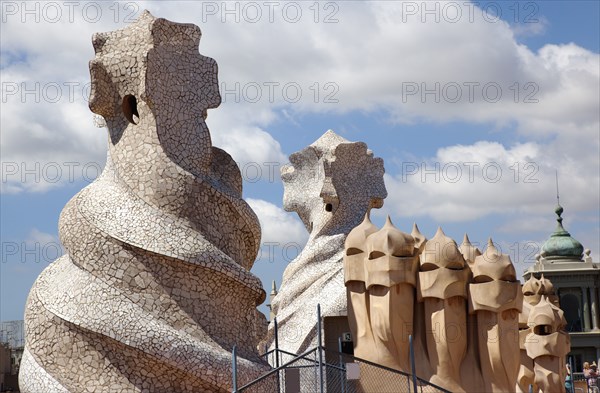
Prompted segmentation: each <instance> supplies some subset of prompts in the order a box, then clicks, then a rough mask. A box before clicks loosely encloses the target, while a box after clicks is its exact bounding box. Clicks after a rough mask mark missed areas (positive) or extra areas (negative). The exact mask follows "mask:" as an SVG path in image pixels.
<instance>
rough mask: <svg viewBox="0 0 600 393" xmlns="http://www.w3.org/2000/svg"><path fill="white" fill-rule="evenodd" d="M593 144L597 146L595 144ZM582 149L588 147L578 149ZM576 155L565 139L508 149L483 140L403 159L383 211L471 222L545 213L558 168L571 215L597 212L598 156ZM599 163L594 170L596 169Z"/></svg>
mask: <svg viewBox="0 0 600 393" xmlns="http://www.w3.org/2000/svg"><path fill="white" fill-rule="evenodd" d="M592 145H593V143H592ZM579 147H580V148H581V149H582V150H585V149H586V148H585V147H584V145H581V146H579ZM574 157H577V152H576V151H570V150H569V148H568V147H565V146H564V145H563V144H562V143H561V141H557V142H555V143H550V144H547V145H546V144H536V143H532V142H529V143H524V144H515V145H513V146H511V147H509V148H506V147H504V146H503V145H502V144H500V143H497V142H487V141H480V142H477V143H475V144H472V145H455V146H450V147H446V148H442V149H439V150H438V152H437V154H436V156H435V157H432V158H423V159H422V160H418V159H417V160H414V161H413V162H408V161H404V162H403V163H402V168H401V173H400V174H397V175H389V174H386V186H387V188H388V195H389V196H388V198H387V199H386V204H385V210H386V211H392V212H393V214H397V215H399V216H403V217H406V216H430V217H432V218H434V219H435V220H437V221H442V222H451V221H468V220H475V219H480V218H483V217H485V216H488V215H490V214H494V213H503V214H506V213H521V214H546V213H549V212H551V211H552V209H553V204H555V199H554V198H555V195H556V188H555V187H556V186H555V170H557V169H558V171H559V178H560V187H561V189H563V202H566V203H567V205H568V207H569V210H571V211H575V212H576V211H585V210H592V211H593V210H594V209H597V203H598V195H597V192H596V191H595V190H598V189H600V176H599V174H598V171H597V170H590V169H586V168H598V164H597V160H598V158H597V156H595V157H590V156H587V157H585V156H584V157H580V158H579V159H575V158H574ZM593 165H595V166H593Z"/></svg>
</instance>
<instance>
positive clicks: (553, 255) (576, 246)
mask: <svg viewBox="0 0 600 393" xmlns="http://www.w3.org/2000/svg"><path fill="white" fill-rule="evenodd" d="M554 212H555V213H556V215H557V216H558V218H557V219H556V221H557V222H558V225H557V226H556V230H555V231H554V233H553V234H552V235H550V238H549V239H548V240H546V242H545V243H544V245H543V246H542V252H541V255H542V257H544V258H545V259H549V260H553V259H571V260H573V259H575V260H578V261H581V260H582V259H581V257H582V255H583V246H582V245H581V243H579V242H578V241H577V240H575V239H573V238H572V237H571V234H570V233H569V232H567V231H566V230H565V228H563V225H562V220H563V219H562V217H561V216H560V215H561V214H562V212H563V208H562V206H560V205H558V206H556V209H555V210H554Z"/></svg>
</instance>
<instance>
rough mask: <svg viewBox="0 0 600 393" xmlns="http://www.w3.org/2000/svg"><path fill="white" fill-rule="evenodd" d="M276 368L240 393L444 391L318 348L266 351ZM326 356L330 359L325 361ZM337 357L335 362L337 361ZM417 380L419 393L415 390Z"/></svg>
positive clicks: (365, 362) (411, 392) (423, 392)
mask: <svg viewBox="0 0 600 393" xmlns="http://www.w3.org/2000/svg"><path fill="white" fill-rule="evenodd" d="M264 356H265V358H266V359H267V360H268V361H269V363H270V364H271V365H273V366H275V368H274V369H273V370H271V371H270V372H268V373H267V374H265V375H263V376H262V377H260V378H258V379H256V380H254V381H252V382H250V383H247V384H245V385H244V386H241V387H240V388H238V389H237V390H236V392H239V393H242V392H243V393H250V392H252V393H271V392H273V393H305V392H306V393H308V392H314V393H321V392H328V393H367V392H377V393H388V392H389V393H445V392H447V391H446V390H444V389H442V388H440V387H438V386H435V385H432V384H430V383H429V382H427V381H424V380H421V379H420V378H415V380H413V378H412V376H411V375H409V374H406V373H403V372H400V371H397V370H394V369H390V368H387V367H384V366H381V365H378V364H375V363H372V362H369V361H366V360H362V359H359V358H357V357H354V356H352V355H348V354H344V353H341V352H336V351H330V350H327V349H325V348H323V347H317V348H314V349H312V350H310V351H307V352H305V353H304V354H301V355H294V354H291V353H288V352H285V351H281V350H274V351H270V352H268V353H266V354H265V355H264ZM326 359H327V361H326ZM334 359H335V361H334ZM415 382H416V392H415Z"/></svg>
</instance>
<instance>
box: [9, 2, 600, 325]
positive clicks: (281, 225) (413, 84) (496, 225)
mask: <svg viewBox="0 0 600 393" xmlns="http://www.w3.org/2000/svg"><path fill="white" fill-rule="evenodd" d="M23 4H24V3H22V2H11V1H3V2H2V25H1V29H2V30H1V33H2V34H1V38H0V42H1V53H0V54H1V58H2V60H1V62H0V66H1V79H2V101H1V105H2V107H1V121H2V124H1V130H2V133H1V137H0V140H1V146H0V148H1V161H2V182H1V194H0V196H1V201H0V208H1V220H0V229H1V237H2V241H1V242H2V261H1V263H0V320H13V319H22V314H23V308H24V304H25V299H26V296H27V293H28V291H29V288H30V287H31V285H32V283H33V281H34V280H35V278H36V277H37V275H38V274H39V273H40V272H41V270H43V268H45V267H46V266H47V265H48V263H50V262H51V260H52V259H54V258H55V257H56V256H57V255H58V254H59V252H60V251H59V242H58V234H57V221H58V216H59V214H60V211H61V210H62V208H63V206H64V204H65V203H66V202H67V201H68V200H69V199H70V198H71V197H72V196H73V195H74V194H75V193H77V192H78V191H79V190H80V189H81V188H82V187H84V186H85V185H86V184H88V183H89V182H90V181H91V180H93V178H94V177H95V175H96V174H97V172H98V171H99V170H100V169H101V168H102V166H103V165H104V157H105V151H106V130H104V129H102V128H97V127H95V126H94V124H93V117H92V114H91V112H89V110H88V109H87V102H86V99H85V96H86V92H87V88H88V87H87V85H86V84H87V83H88V82H89V73H88V68H87V67H88V65H87V64H88V61H89V60H90V59H92V58H93V49H92V45H91V34H92V33H93V32H96V31H108V30H114V29H116V28H120V27H122V26H124V25H126V24H127V23H128V21H129V20H130V18H131V17H134V16H135V15H138V14H139V13H140V12H141V11H142V10H143V9H144V8H147V9H149V10H150V11H151V12H152V13H153V14H154V15H155V16H158V17H165V18H167V19H170V20H173V21H177V22H190V23H195V24H197V25H199V26H200V28H201V29H202V32H203V37H202V41H201V43H200V48H199V50H200V52H201V53H202V54H204V55H207V56H210V57H213V58H214V59H215V60H216V61H217V62H218V64H219V79H220V83H221V88H222V89H221V90H222V91H221V94H222V96H223V97H224V103H223V104H222V105H221V106H220V107H219V108H217V109H213V110H211V111H209V117H208V125H209V127H210V129H211V134H212V137H213V142H214V144H215V145H217V146H220V147H223V148H225V149H226V150H227V151H228V152H230V154H232V156H233V157H234V159H236V161H237V162H238V163H239V166H240V168H241V169H242V174H243V176H244V178H245V180H246V181H245V183H244V187H245V188H244V197H245V198H246V199H248V201H249V203H250V204H251V206H252V207H253V208H254V210H255V211H256V213H257V214H258V216H259V219H260V220H261V225H262V227H263V243H268V244H272V243H276V244H277V246H275V247H272V248H271V251H272V252H271V253H269V252H267V250H268V248H267V247H264V248H263V251H264V252H263V253H262V254H261V258H260V259H258V260H257V261H256V263H255V266H254V268H253V271H254V272H255V273H256V274H257V275H258V276H259V277H260V278H261V279H262V280H263V283H264V285H265V288H266V289H267V291H268V290H269V288H270V282H271V280H276V281H277V282H278V283H279V282H280V281H281V275H282V272H283V270H284V269H285V266H286V265H287V264H288V263H289V261H290V259H292V258H293V257H294V256H295V250H296V249H297V247H300V246H302V245H303V244H304V242H305V241H306V238H307V234H306V231H305V229H304V227H303V226H302V225H301V223H300V222H299V220H298V219H297V217H296V216H295V214H294V213H287V212H284V211H283V210H282V209H281V206H282V202H281V201H282V196H283V187H282V184H281V181H280V180H279V177H278V169H279V167H281V165H283V164H284V163H285V162H286V160H287V157H288V155H289V154H290V153H293V152H295V151H298V150H300V149H302V148H304V147H305V146H306V145H308V144H310V143H312V142H313V141H314V140H316V139H317V138H318V137H319V136H320V135H322V134H323V133H324V132H325V131H327V130H328V129H333V130H335V131H336V132H337V133H339V134H340V135H342V136H344V137H345V138H347V139H349V140H353V141H363V142H365V143H367V145H368V146H369V148H370V149H372V150H373V152H374V153H375V155H376V156H379V157H382V158H383V159H384V161H385V167H386V187H387V189H388V194H389V196H388V198H387V199H386V201H385V204H384V207H383V208H382V209H380V210H379V211H376V212H374V219H375V221H376V222H377V223H380V224H381V223H382V222H383V219H384V217H385V215H386V214H389V215H390V216H391V217H392V220H393V221H394V223H395V224H396V226H397V227H398V228H400V229H401V230H404V231H407V232H408V231H410V229H411V226H412V223H413V222H417V223H418V225H419V227H420V228H421V230H422V232H423V233H424V234H425V235H426V236H427V237H432V236H433V234H434V233H435V230H436V228H437V226H438V225H441V226H442V227H443V229H444V231H445V232H446V233H447V234H448V235H449V236H451V237H453V238H454V239H455V240H456V241H457V242H459V243H460V241H461V239H462V236H463V234H464V233H465V232H467V233H468V234H469V236H470V238H471V240H472V241H473V242H478V243H480V244H482V246H483V245H484V244H485V242H486V241H487V238H488V237H490V236H491V237H492V238H493V239H494V241H495V242H497V243H498V244H499V246H500V248H501V249H502V250H503V251H504V252H506V253H508V254H509V255H510V256H511V258H512V260H513V262H514V263H515V265H516V266H517V270H518V271H523V270H524V269H525V268H527V267H528V266H529V265H530V264H531V263H533V256H534V255H535V253H536V252H538V251H539V247H540V246H541V244H542V243H543V241H544V240H545V239H546V238H547V237H548V235H549V234H550V233H551V232H552V231H553V229H554V226H555V222H554V219H555V217H554V213H553V210H554V205H555V203H556V190H555V187H556V186H555V170H558V172H559V179H560V190H561V191H560V195H561V203H562V205H563V206H564V208H565V213H564V214H563V216H564V219H565V221H564V222H565V226H566V227H567V229H568V230H569V231H570V232H571V233H572V234H573V236H574V237H576V238H577V239H578V240H580V241H581V242H582V243H583V245H584V247H585V248H590V249H591V250H592V256H593V257H594V260H595V261H597V260H598V251H599V250H600V240H599V238H600V229H599V226H600V191H599V190H600V180H599V179H600V173H599V172H600V162H599V158H598V157H599V155H600V148H599V145H600V125H599V124H600V121H599V112H600V110H599V109H600V103H599V99H600V92H599V80H600V79H599V74H600V69H599V68H600V66H599V54H598V52H599V46H600V42H599V36H600V27H599V20H600V8H599V3H598V2H596V1H569V2H567V1H523V2H514V1H509V2H477V3H472V4H467V3H464V2H462V1H460V2H427V4H428V6H427V7H429V8H428V9H427V10H426V9H424V8H423V5H422V4H424V3H422V2H420V1H419V2H391V1H388V2H377V1H372V2H359V1H353V2H319V3H316V2H285V3H284V2H275V3H273V4H274V5H273V7H274V8H273V9H272V14H269V11H270V10H269V9H268V8H267V7H265V6H264V5H263V3H262V2H250V3H239V2H229V3H227V4H228V5H227V6H226V7H228V10H229V12H225V11H226V10H225V9H224V8H223V7H224V6H223V4H224V3H222V2H199V1H185V2H174V1H168V2H140V3H135V4H134V3H116V2H103V3H100V2H88V3H85V2H82V3H79V2H75V3H74V4H75V5H74V6H72V7H73V8H71V9H69V8H67V6H65V5H64V4H63V3H60V2H59V3H54V4H57V6H56V7H55V8H51V7H48V6H45V3H36V2H31V3H29V7H30V8H29V9H28V10H25V9H23ZM35 4H38V6H37V7H38V8H36V5H35ZM236 7H237V8H236ZM257 10H258V12H260V13H261V15H260V16H259V14H258V13H257ZM284 10H285V12H286V13H284ZM298 10H300V12H301V14H298V13H297V12H298ZM317 10H318V12H317ZM457 10H459V12H460V17H459V14H458V13H457ZM498 10H500V11H499V12H500V13H498V12H497V11H498ZM425 11H429V13H427V12H425ZM499 15H500V16H501V17H500V18H498V16H499ZM236 18H237V19H238V20H237V21H236ZM326 21H327V22H330V23H325V22H326ZM236 83H237V84H238V86H239V91H238V90H236ZM257 86H258V88H257ZM269 86H273V95H272V96H271V97H270V96H269ZM284 86H287V90H284ZM470 88H472V89H473V90H470ZM71 89H72V90H71ZM415 89H416V90H415ZM425 89H427V90H430V91H432V93H429V94H425V95H423V94H422V93H423V91H424V90H425ZM225 90H227V91H229V92H230V93H227V91H225ZM296 91H301V94H300V95H299V96H298V97H296V94H295V92H296ZM258 92H260V93H261V95H260V98H258V96H257V94H256V93H258ZM316 92H318V95H316V94H315V93H316ZM436 92H437V94H438V96H439V97H437V100H436ZM459 92H460V98H458V93H459ZM499 93H500V94H499ZM458 170H460V171H461V173H460V174H459V173H458ZM469 170H472V171H473V172H472V177H470V176H469V175H470V173H469ZM498 170H500V172H498ZM297 245H298V246H297ZM284 250H287V252H288V255H287V256H286V255H284ZM261 309H262V310H264V307H263V308H261Z"/></svg>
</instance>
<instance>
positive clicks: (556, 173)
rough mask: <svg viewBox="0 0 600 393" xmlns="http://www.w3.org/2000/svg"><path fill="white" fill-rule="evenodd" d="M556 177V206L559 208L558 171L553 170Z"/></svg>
mask: <svg viewBox="0 0 600 393" xmlns="http://www.w3.org/2000/svg"><path fill="white" fill-rule="evenodd" d="M554 173H555V175H556V204H557V205H558V206H560V194H559V193H558V169H556V170H555V172H554Z"/></svg>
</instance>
